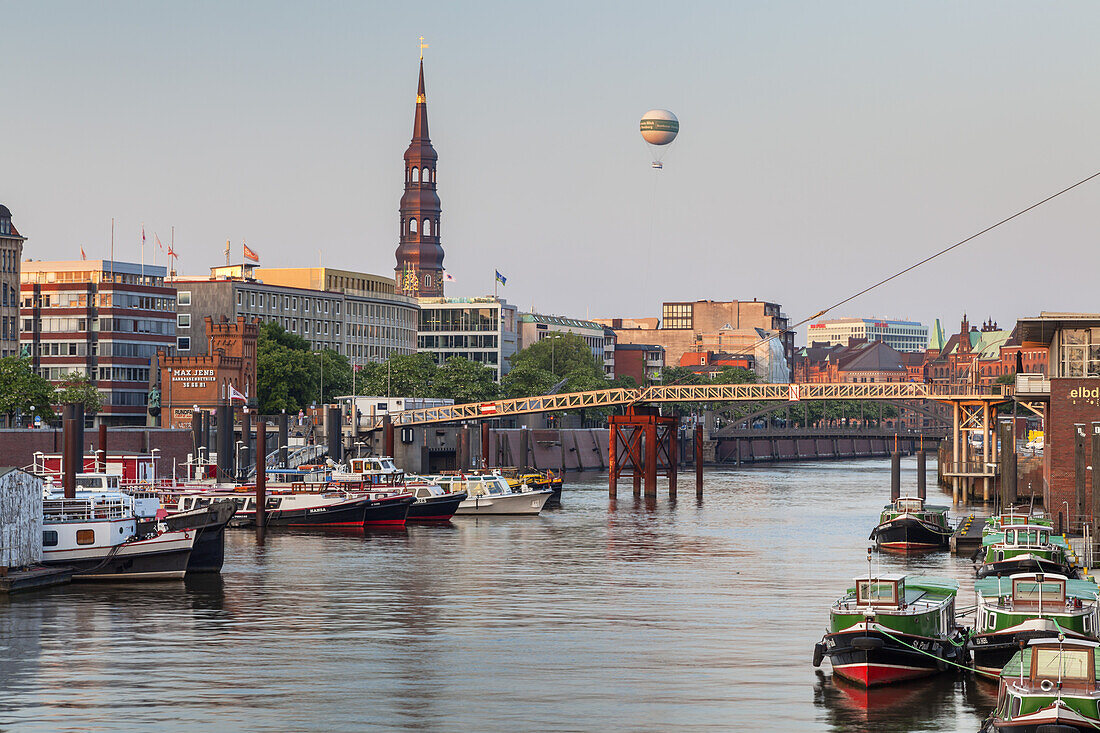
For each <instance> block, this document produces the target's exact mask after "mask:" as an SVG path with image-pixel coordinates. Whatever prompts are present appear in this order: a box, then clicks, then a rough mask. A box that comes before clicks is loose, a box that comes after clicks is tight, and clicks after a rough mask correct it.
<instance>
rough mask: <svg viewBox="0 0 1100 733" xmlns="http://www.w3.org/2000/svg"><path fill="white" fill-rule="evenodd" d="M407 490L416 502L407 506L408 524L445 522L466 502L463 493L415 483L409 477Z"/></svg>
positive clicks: (424, 483) (464, 493) (430, 484)
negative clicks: (411, 493)
mask: <svg viewBox="0 0 1100 733" xmlns="http://www.w3.org/2000/svg"><path fill="white" fill-rule="evenodd" d="M409 490H410V491H412V492H413V496H415V497H416V500H415V501H414V502H413V503H412V504H411V505H410V506H409V515H408V521H410V522H446V521H449V520H450V518H451V517H453V516H454V513H455V512H456V511H458V507H459V505H460V504H461V503H462V502H463V501H465V500H466V492H465V491H457V492H453V493H452V492H450V491H447V490H445V489H444V488H443V487H441V486H438V485H436V484H433V483H430V482H428V481H426V480H425V481H424V482H422V483H415V481H414V480H413V479H412V478H411V477H410V483H409Z"/></svg>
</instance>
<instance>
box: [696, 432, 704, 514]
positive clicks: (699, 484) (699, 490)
mask: <svg viewBox="0 0 1100 733" xmlns="http://www.w3.org/2000/svg"><path fill="white" fill-rule="evenodd" d="M695 496H696V497H698V498H700V499H701V498H702V497H703V426H702V425H696V426H695Z"/></svg>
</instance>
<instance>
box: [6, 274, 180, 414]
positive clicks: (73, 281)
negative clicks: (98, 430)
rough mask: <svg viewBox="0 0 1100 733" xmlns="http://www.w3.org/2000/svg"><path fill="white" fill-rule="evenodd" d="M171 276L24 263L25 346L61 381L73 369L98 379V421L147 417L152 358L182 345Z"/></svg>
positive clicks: (41, 368) (38, 366) (43, 371)
mask: <svg viewBox="0 0 1100 733" xmlns="http://www.w3.org/2000/svg"><path fill="white" fill-rule="evenodd" d="M165 273H166V271H165V268H164V267H159V266H154V265H140V264H138V263H136V262H118V261H110V260H73V261H64V262H43V261H35V260H28V261H27V262H24V263H23V264H22V273H21V276H20V278H21V284H20V291H21V296H22V304H21V308H20V317H21V318H22V321H23V323H22V333H21V334H20V343H21V345H22V348H24V349H26V350H27V352H28V353H29V354H30V356H31V362H32V365H33V367H34V369H35V371H37V372H38V373H39V374H40V375H42V376H43V377H45V378H46V379H48V380H50V381H51V382H53V383H55V384H56V383H57V382H59V381H60V380H61V379H63V378H64V377H65V376H66V375H67V374H70V373H73V372H76V373H79V374H83V375H86V376H87V377H88V378H89V379H91V380H93V381H94V382H95V386H96V388H97V389H98V390H99V392H100V395H101V397H102V401H103V407H102V409H101V410H100V412H99V414H97V415H96V422H97V423H99V422H105V423H107V424H108V425H145V424H146V423H147V421H148V415H147V412H146V409H147V404H148V399H149V385H150V379H149V377H150V370H151V368H152V359H153V357H154V356H155V355H156V354H157V352H158V351H168V350H170V349H171V348H172V347H173V346H175V343H176V291H175V290H174V289H173V288H171V287H169V286H166V285H165V282H164V276H165Z"/></svg>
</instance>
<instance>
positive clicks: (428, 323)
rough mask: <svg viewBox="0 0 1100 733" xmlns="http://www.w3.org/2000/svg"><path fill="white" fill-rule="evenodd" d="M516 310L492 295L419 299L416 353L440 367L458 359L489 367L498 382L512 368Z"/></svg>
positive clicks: (517, 340)
mask: <svg viewBox="0 0 1100 733" xmlns="http://www.w3.org/2000/svg"><path fill="white" fill-rule="evenodd" d="M518 325H519V323H518V318H517V315H516V307H515V306H514V305H510V304H509V303H508V302H507V301H505V300H502V299H500V298H496V297H494V296H488V295H487V296H484V297H481V298H420V328H419V330H418V332H417V351H426V352H428V353H430V354H432V355H434V356H435V361H436V363H437V364H442V363H443V362H445V361H447V359H449V358H450V357H452V356H461V357H464V358H466V359H469V360H470V361H476V362H478V363H480V364H484V365H485V366H487V367H491V368H492V369H494V370H495V371H496V373H497V375H496V378H497V381H500V378H501V377H503V376H504V375H505V374H507V373H508V371H509V370H510V369H511V368H512V355H513V354H515V353H516V351H518V348H519V346H518V342H519V338H518V333H517V326H518Z"/></svg>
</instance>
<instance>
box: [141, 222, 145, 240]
mask: <svg viewBox="0 0 1100 733" xmlns="http://www.w3.org/2000/svg"><path fill="white" fill-rule="evenodd" d="M141 243H142V244H145V225H144V224H142V225H141Z"/></svg>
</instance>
